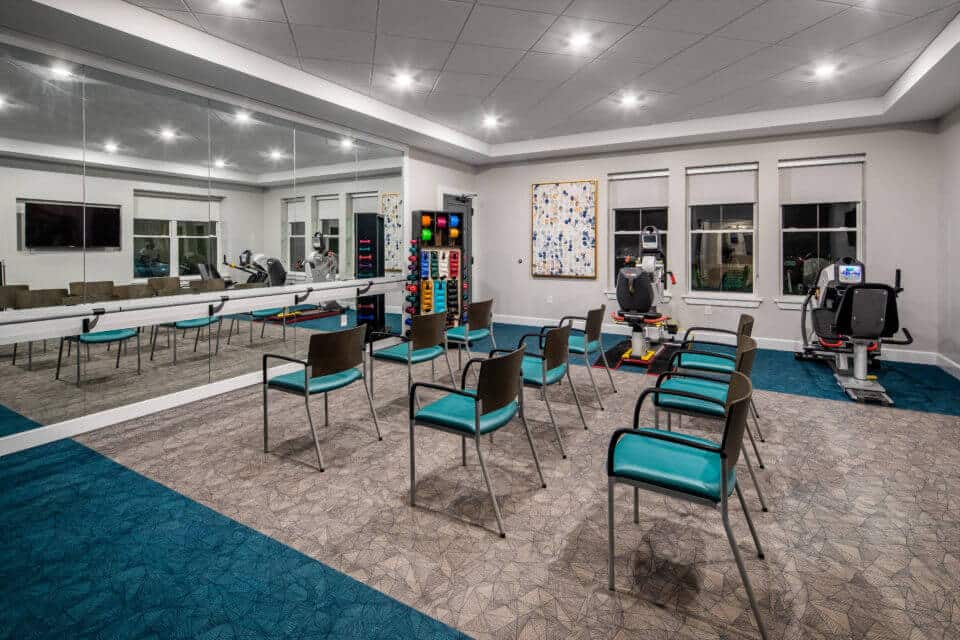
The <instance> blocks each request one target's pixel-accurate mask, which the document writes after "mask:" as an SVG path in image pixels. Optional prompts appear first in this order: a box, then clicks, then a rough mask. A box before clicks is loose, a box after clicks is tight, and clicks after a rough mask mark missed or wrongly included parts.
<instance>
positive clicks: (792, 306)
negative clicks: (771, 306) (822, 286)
mask: <svg viewBox="0 0 960 640" xmlns="http://www.w3.org/2000/svg"><path fill="white" fill-rule="evenodd" d="M805 298H806V296H784V297H782V298H774V300H773V301H774V302H775V303H776V305H777V307H778V308H780V309H783V310H784V311H800V310H801V309H803V301H804V299H805Z"/></svg>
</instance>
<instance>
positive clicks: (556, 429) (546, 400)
mask: <svg viewBox="0 0 960 640" xmlns="http://www.w3.org/2000/svg"><path fill="white" fill-rule="evenodd" d="M540 390H541V391H542V392H543V402H544V404H546V405H547V413H548V414H549V415H550V423H551V424H552V425H553V431H554V432H555V433H556V434H557V442H558V443H560V454H561V455H562V456H563V457H564V458H566V457H567V451H566V449H564V448H563V436H561V435H560V427H558V426H557V421H556V419H555V418H554V417H553V408H552V407H551V406H550V399H549V398H547V388H546V387H541V388H540Z"/></svg>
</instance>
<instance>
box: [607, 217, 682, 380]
mask: <svg viewBox="0 0 960 640" xmlns="http://www.w3.org/2000/svg"><path fill="white" fill-rule="evenodd" d="M626 262H627V264H630V263H631V262H634V265H635V266H632V267H630V266H628V267H624V268H622V269H620V273H619V274H618V275H617V304H618V305H619V306H620V311H618V312H617V313H615V314H613V319H614V321H615V322H617V323H619V324H627V325H629V326H630V327H631V328H632V329H633V333H632V335H631V339H630V351H628V352H627V353H626V354H625V355H624V356H623V361H624V362H629V363H631V364H639V365H647V364H649V363H650V361H651V360H653V358H654V356H655V355H656V353H657V351H656V349H654V348H653V347H655V346H656V345H659V344H661V343H662V342H664V341H665V340H667V339H668V335H674V334H676V325H675V324H673V323H671V322H670V317H669V316H667V315H664V314H662V313H660V312H659V311H657V305H658V304H660V303H661V302H662V301H663V284H664V281H665V279H666V278H667V277H669V278H670V283H671V284H676V283H677V281H676V278H674V276H673V272H671V271H667V270H666V264H665V260H664V255H663V251H661V249H660V233H659V231H658V229H657V228H656V227H649V226H648V227H644V229H643V232H642V233H641V234H640V257H638V258H637V259H636V260H635V261H634V260H633V259H632V258H630V257H627V259H626Z"/></svg>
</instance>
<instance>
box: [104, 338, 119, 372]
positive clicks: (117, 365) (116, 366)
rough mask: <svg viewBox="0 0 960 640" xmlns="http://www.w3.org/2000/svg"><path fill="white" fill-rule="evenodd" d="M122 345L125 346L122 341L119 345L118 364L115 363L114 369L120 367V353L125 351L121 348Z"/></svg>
mask: <svg viewBox="0 0 960 640" xmlns="http://www.w3.org/2000/svg"><path fill="white" fill-rule="evenodd" d="M109 344H110V343H107V346H109ZM122 346H123V345H122V343H121V344H118V345H117V364H116V365H114V367H113V368H114V369H119V368H120V353H121V352H122V351H123V349H122V348H121V347H122Z"/></svg>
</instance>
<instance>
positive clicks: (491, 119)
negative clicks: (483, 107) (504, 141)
mask: <svg viewBox="0 0 960 640" xmlns="http://www.w3.org/2000/svg"><path fill="white" fill-rule="evenodd" d="M499 124H500V118H498V117H497V116H495V115H493V114H487V115H485V116H483V126H484V127H486V128H487V129H494V128H496V127H497V126H498V125H499Z"/></svg>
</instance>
